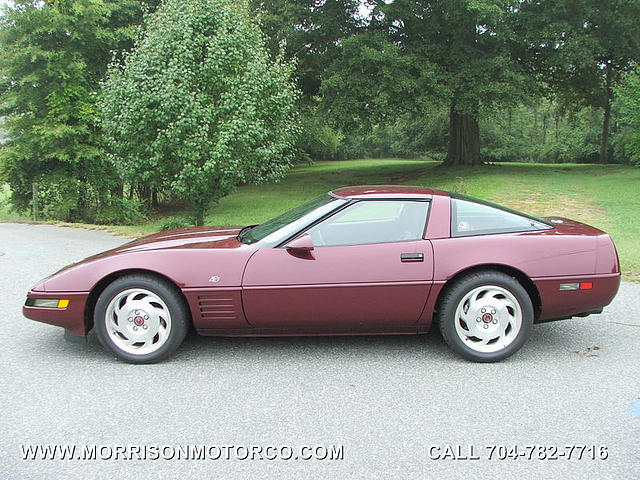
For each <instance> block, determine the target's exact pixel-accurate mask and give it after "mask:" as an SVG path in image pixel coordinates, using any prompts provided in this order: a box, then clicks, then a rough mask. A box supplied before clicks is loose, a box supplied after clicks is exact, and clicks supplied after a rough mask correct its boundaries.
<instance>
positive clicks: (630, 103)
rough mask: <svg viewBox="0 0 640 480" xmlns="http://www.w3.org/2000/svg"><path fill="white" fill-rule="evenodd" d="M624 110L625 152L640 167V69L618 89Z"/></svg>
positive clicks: (636, 68) (625, 77)
mask: <svg viewBox="0 0 640 480" xmlns="http://www.w3.org/2000/svg"><path fill="white" fill-rule="evenodd" d="M616 93H617V95H618V98H619V101H620V107H621V109H622V121H623V122H625V123H626V126H627V128H628V136H627V138H625V142H624V147H623V148H624V150H625V153H626V154H627V155H629V158H630V160H631V161H632V162H633V163H635V164H636V165H640V67H639V66H638V65H636V67H635V69H634V70H632V71H630V72H629V73H627V74H626V75H625V76H624V77H623V81H622V82H621V83H620V85H619V86H618V88H617V89H616Z"/></svg>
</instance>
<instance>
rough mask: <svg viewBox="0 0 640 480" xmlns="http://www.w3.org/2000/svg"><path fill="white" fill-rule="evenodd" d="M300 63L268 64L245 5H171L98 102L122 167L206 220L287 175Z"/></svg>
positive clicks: (172, 1) (185, 1)
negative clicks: (234, 192) (223, 205)
mask: <svg viewBox="0 0 640 480" xmlns="http://www.w3.org/2000/svg"><path fill="white" fill-rule="evenodd" d="M292 70H293V65H292V64H291V63H287V62H284V61H282V60H280V59H276V60H273V61H272V60H270V59H269V56H268V53H267V50H266V48H265V42H264V39H263V37H262V35H261V33H260V30H259V28H258V26H257V24H256V23H255V22H254V21H253V20H252V15H251V11H250V10H249V7H248V4H247V3H246V2H244V1H240V2H238V1H232V0H167V1H166V2H164V3H163V4H162V5H161V6H160V7H159V8H158V10H157V11H156V12H155V13H154V14H152V15H151V16H149V17H148V19H147V22H146V29H145V31H144V32H143V33H142V34H141V36H140V37H139V38H138V40H137V42H136V45H135V48H134V49H133V50H132V51H131V52H130V53H129V54H127V55H125V58H124V61H123V62H122V63H115V64H113V65H112V66H111V68H110V69H109V73H108V75H107V78H106V81H105V82H104V85H103V94H102V98H101V101H100V107H101V111H102V126H103V130H104V132H105V135H106V138H107V144H108V148H109V151H110V154H111V155H110V158H111V159H112V161H113V163H114V165H115V166H116V168H117V170H118V171H119V172H120V173H121V175H122V177H123V178H125V179H127V181H128V182H131V183H132V184H144V185H148V186H150V187H151V188H153V189H154V190H160V191H169V192H171V194H172V195H173V196H174V197H175V198H178V199H181V200H184V201H185V202H188V203H189V204H191V206H192V208H193V211H194V216H195V220H196V223H197V224H200V225H201V224H202V223H203V221H204V214H205V211H206V209H207V207H208V205H209V203H210V202H212V201H216V200H218V199H219V198H221V197H222V196H224V195H226V194H227V193H228V192H229V191H230V190H231V189H232V188H233V187H234V186H235V185H237V184H240V183H247V182H254V183H259V182H263V181H267V180H277V179H279V178H281V177H282V176H283V175H284V173H285V172H286V170H287V167H288V165H289V159H290V155H291V153H292V151H293V146H294V143H295V137H296V134H297V123H296V120H295V114H294V107H295V99H296V90H295V88H294V86H293V84H292V82H291V81H290V77H291V73H292Z"/></svg>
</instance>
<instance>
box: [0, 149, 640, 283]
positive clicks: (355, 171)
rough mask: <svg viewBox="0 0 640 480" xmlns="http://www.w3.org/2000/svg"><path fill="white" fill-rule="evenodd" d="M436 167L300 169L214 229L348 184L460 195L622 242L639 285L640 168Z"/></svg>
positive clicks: (219, 215)
mask: <svg viewBox="0 0 640 480" xmlns="http://www.w3.org/2000/svg"><path fill="white" fill-rule="evenodd" d="M437 166H438V163H437V162H432V161H424V160H398V159H382V160H350V161H340V162H318V163H316V164H315V165H310V166H307V165H305V166H299V167H296V168H295V169H293V170H292V171H291V173H290V174H289V175H288V176H287V177H286V178H285V179H284V180H283V181H282V182H281V183H279V184H271V185H263V186H244V187H240V188H238V190H237V191H236V192H235V193H233V194H232V195H229V196H228V197H226V198H224V199H222V200H221V201H220V203H219V204H218V205H216V206H214V207H212V208H211V210H210V211H209V215H208V216H207V224H209V225H246V224H250V223H260V222H262V221H264V220H267V219H268V218H270V217H273V216H275V215H277V214H279V213H281V212H283V211H284V210H287V209H289V208H291V207H294V206H295V205H297V204H299V203H301V202H302V201H305V200H308V199H310V198H312V197H314V196H316V195H319V194H321V193H323V192H326V191H328V190H331V189H334V188H337V187H341V186H346V185H360V184H382V183H391V184H410V185H424V186H430V187H435V188H441V189H445V190H452V189H456V190H457V191H460V192H462V193H467V194H469V195H473V196H477V197H480V198H483V199H486V200H490V201H494V202H497V203H501V204H503V205H506V206H509V207H512V208H515V209H517V210H522V211H525V212H528V213H531V214H534V215H558V216H566V217H569V218H573V219H575V220H579V221H583V222H586V223H589V224H591V225H594V226H596V227H599V228H602V229H603V230H606V231H607V232H609V233H610V234H611V236H612V237H613V239H614V240H615V242H616V246H617V248H618V252H619V255H620V261H621V263H622V268H623V271H624V276H625V279H626V280H635V281H640V249H638V248H637V247H638V245H639V242H638V238H640V221H639V220H638V218H637V217H638V215H640V196H638V191H639V190H640V168H632V167H626V166H619V165H607V166H599V165H574V164H561V165H548V164H545V165H542V164H523V163H511V164H509V163H507V164H499V165H497V166H485V167H476V168H472V167H464V168H454V169H444V168H436V167H437ZM1 200H2V197H0V204H1V203H2V201H1ZM11 219H16V218H15V216H14V215H13V214H9V213H7V211H6V209H5V210H3V209H2V208H1V206H0V220H11ZM18 219H19V218H18ZM164 222H166V218H155V219H152V220H150V221H149V222H147V223H145V224H143V225H138V226H123V227H114V228H111V230H114V229H115V231H117V232H119V233H123V234H129V235H139V234H142V233H148V232H153V231H157V230H158V229H159V227H160V226H161V225H162V224H163V223H164Z"/></svg>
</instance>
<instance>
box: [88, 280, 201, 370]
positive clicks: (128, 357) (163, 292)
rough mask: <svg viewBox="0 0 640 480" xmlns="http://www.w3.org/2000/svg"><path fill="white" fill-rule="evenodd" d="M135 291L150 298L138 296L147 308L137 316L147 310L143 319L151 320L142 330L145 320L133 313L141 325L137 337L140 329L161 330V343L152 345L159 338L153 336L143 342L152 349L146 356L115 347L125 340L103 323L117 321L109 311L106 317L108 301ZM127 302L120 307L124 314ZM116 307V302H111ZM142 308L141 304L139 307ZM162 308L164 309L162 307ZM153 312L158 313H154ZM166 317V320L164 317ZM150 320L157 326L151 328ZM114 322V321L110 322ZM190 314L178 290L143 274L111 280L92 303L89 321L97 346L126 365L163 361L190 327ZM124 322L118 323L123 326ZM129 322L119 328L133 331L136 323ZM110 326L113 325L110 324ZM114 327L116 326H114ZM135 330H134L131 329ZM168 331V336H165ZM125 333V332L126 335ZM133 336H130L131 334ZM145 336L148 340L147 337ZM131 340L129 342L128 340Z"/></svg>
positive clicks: (115, 315) (121, 346)
mask: <svg viewBox="0 0 640 480" xmlns="http://www.w3.org/2000/svg"><path fill="white" fill-rule="evenodd" d="M136 289H139V290H141V291H146V292H149V293H150V294H151V295H147V296H146V297H144V294H143V293H141V294H140V296H142V298H143V299H144V300H146V301H147V302H148V304H149V305H150V306H149V307H148V308H147V309H141V310H140V312H142V313H141V315H145V313H146V310H150V313H149V314H148V315H147V318H148V317H149V316H150V317H151V320H147V324H148V325H150V326H147V327H146V328H145V327H144V325H145V323H144V322H145V321H144V320H143V319H142V317H141V316H138V315H137V314H136V317H135V322H137V321H138V319H139V320H140V322H143V324H142V325H141V327H140V334H142V333H146V332H143V331H142V328H145V330H150V331H151V332H152V331H153V329H154V327H155V326H157V327H158V329H160V328H162V330H163V332H165V335H163V336H162V340H157V341H156V344H154V343H153V342H154V340H155V339H156V338H158V339H160V335H159V333H160V332H158V334H156V336H154V337H153V339H152V340H150V341H148V342H147V345H148V348H150V349H154V348H155V349H154V350H153V351H150V352H148V353H146V352H143V353H136V352H132V351H127V350H125V349H124V348H128V347H126V346H123V345H119V344H118V343H121V344H123V343H124V340H123V339H125V340H129V339H128V338H127V337H126V336H123V335H122V334H120V333H117V332H116V331H115V330H114V329H113V328H112V329H111V330H112V331H111V333H110V332H109V331H108V329H109V328H110V327H109V326H108V325H107V324H108V322H110V321H111V322H114V321H115V322H120V321H121V320H120V318H119V315H118V314H117V313H115V312H113V311H112V313H111V317H112V319H111V320H109V319H108V318H107V309H108V308H109V306H110V304H111V302H112V301H115V299H117V298H118V297H119V296H120V295H122V294H124V292H127V291H131V290H136ZM125 298H127V300H122V302H124V307H123V310H122V311H125V308H129V306H130V305H133V303H129V300H128V297H125ZM154 299H155V300H159V301H160V302H161V303H163V304H164V305H162V306H161V307H162V308H155V307H154V305H155V306H157V305H160V303H157V302H153V300H154ZM133 301H140V300H136V297H135V296H133ZM114 305H117V303H114ZM143 307H144V305H143ZM165 307H166V308H165ZM156 312H160V313H159V314H156ZM129 315H134V314H133V313H128V314H126V315H125V316H129ZM164 317H167V318H164ZM154 318H157V325H152V321H153V320H154ZM114 319H115V320H114ZM190 319H191V317H190V313H189V308H188V306H187V304H186V301H185V299H184V297H183V296H182V294H181V293H180V291H179V290H178V289H177V287H175V286H174V285H173V284H171V283H170V282H168V281H166V280H164V279H162V278H159V277H155V276H153V275H145V274H132V275H126V276H124V277H120V278H118V279H117V280H114V281H113V282H112V283H110V284H109V285H108V286H107V287H106V288H105V289H104V290H103V292H102V293H101V294H100V296H99V297H98V301H97V302H96V306H95V309H94V313H93V321H94V328H95V331H96V336H97V337H98V340H99V341H100V343H101V344H102V345H103V346H104V347H105V349H106V350H108V351H109V352H111V353H114V354H115V355H116V356H117V357H118V358H120V359H122V360H124V361H126V362H129V363H156V362H160V361H162V360H164V359H165V358H167V357H168V356H169V355H171V354H172V353H173V352H174V351H175V350H176V349H177V348H178V347H179V346H180V344H182V342H183V340H184V338H185V336H186V334H187V332H188V330H189V325H190V323H191V322H190ZM127 320H128V321H129V322H131V321H132V319H131V317H130V316H129V318H128V319H127ZM124 321H126V320H122V322H123V323H124ZM135 322H134V323H131V324H130V325H129V326H127V325H126V324H124V325H122V328H123V329H124V328H129V327H131V328H134V327H133V326H134V325H137V323H135ZM111 325H112V326H113V325H114V323H111ZM115 328H118V327H115ZM135 329H136V330H138V327H135ZM167 331H168V333H166V332H167ZM126 334H128V333H126ZM135 334H137V333H132V335H135ZM147 337H151V335H147ZM130 341H132V340H130ZM129 348H131V349H134V348H139V347H135V344H134V345H133V346H131V347H129Z"/></svg>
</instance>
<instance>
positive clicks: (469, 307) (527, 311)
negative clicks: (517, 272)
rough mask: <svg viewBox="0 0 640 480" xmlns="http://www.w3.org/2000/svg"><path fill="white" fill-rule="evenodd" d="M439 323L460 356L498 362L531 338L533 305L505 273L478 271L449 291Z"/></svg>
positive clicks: (442, 303)
mask: <svg viewBox="0 0 640 480" xmlns="http://www.w3.org/2000/svg"><path fill="white" fill-rule="evenodd" d="M438 323H439V326H440V332H441V333H442V336H443V338H444V339H445V341H446V342H447V344H448V345H449V346H450V347H451V348H452V349H453V350H454V351H456V352H457V353H459V354H460V355H462V356H464V357H466V358H468V359H470V360H474V361H476V362H497V361H500V360H503V359H505V358H507V357H509V356H510V355H513V354H514V353H515V352H516V351H518V350H519V349H520V347H522V345H523V344H524V342H525V341H526V339H527V338H528V336H529V334H530V332H531V326H532V324H533V305H532V304H531V299H530V298H529V294H528V293H527V291H526V290H525V289H524V287H523V286H522V285H521V284H520V283H519V282H518V281H517V280H515V279H514V278H512V277H510V276H509V275H506V274H504V273H502V272H494V271H487V272H478V273H473V274H470V275H467V276H466V277H463V278H461V279H460V280H458V281H456V283H454V284H453V285H451V287H450V288H448V290H447V291H446V292H445V294H444V297H443V299H442V301H441V303H440V308H439V314H438Z"/></svg>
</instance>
